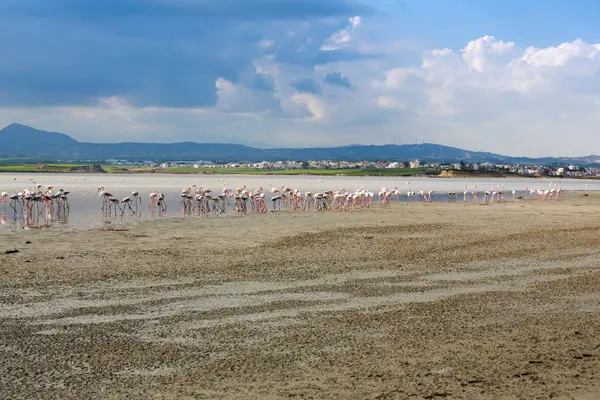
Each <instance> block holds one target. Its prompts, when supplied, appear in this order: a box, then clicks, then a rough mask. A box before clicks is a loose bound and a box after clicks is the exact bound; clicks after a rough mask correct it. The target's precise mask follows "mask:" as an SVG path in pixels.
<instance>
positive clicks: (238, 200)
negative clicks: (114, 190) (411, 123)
mask: <svg viewBox="0 0 600 400" xmlns="http://www.w3.org/2000/svg"><path fill="white" fill-rule="evenodd" d="M510 194H512V198H511V200H512V201H515V200H517V199H522V198H524V196H525V195H527V196H528V197H529V198H539V199H540V200H542V201H549V200H560V199H561V198H562V197H563V196H564V191H563V189H561V188H560V187H558V185H557V184H555V185H554V186H552V185H550V186H549V188H548V189H539V190H535V189H529V188H525V190H524V191H521V192H517V191H516V190H512V191H511V192H510ZM267 195H268V196H269V197H267ZM402 195H403V192H401V191H400V190H399V189H398V187H394V188H393V189H388V188H382V189H381V190H380V191H379V192H378V193H374V192H371V191H369V190H367V189H363V188H361V189H359V190H356V191H353V192H348V191H346V190H345V189H341V190H336V191H333V190H326V191H322V192H315V193H313V192H301V191H299V190H298V189H292V188H290V187H288V186H282V187H281V188H276V187H273V185H272V184H269V188H268V190H267V191H266V190H264V189H263V188H262V187H258V188H257V189H255V190H250V189H248V188H247V187H246V186H245V185H244V186H241V187H238V188H236V189H235V190H233V189H229V188H223V189H221V190H220V191H218V192H216V193H215V192H213V191H212V190H211V189H209V188H205V187H201V186H196V185H193V186H191V187H188V188H184V189H182V190H181V193H180V196H179V197H180V198H179V200H180V204H181V210H182V212H183V214H184V215H191V214H197V215H208V214H225V213H227V210H228V208H229V205H230V202H232V203H233V204H232V205H233V211H234V212H236V213H244V214H245V213H247V212H249V211H254V212H262V213H265V212H267V211H269V209H270V210H271V211H281V210H287V211H311V210H316V211H329V210H338V211H343V210H346V211H348V210H356V209H358V208H364V207H371V206H372V205H373V202H374V199H375V198H377V201H378V202H379V203H380V204H389V203H391V202H400V201H401V197H402ZM405 195H406V197H407V199H408V201H410V202H417V201H422V202H424V203H431V202H432V201H433V200H434V196H435V195H436V192H435V191H433V190H430V191H427V192H425V191H419V192H415V191H412V190H408V191H407V192H405ZM447 195H448V202H450V203H457V202H458V198H459V196H458V194H457V193H456V192H448V194H447ZM462 195H463V204H467V203H476V204H490V203H498V202H504V201H507V200H506V198H505V191H504V185H496V186H494V187H492V188H490V190H484V191H479V190H478V188H477V186H473V188H472V190H469V188H468V186H467V185H465V186H464V191H463V193H462ZM98 196H100V197H102V211H103V214H104V215H124V214H125V213H126V212H130V213H131V214H132V215H139V210H138V204H141V202H142V199H141V197H140V196H139V193H138V192H133V193H132V194H131V196H128V197H125V198H123V199H122V200H119V199H118V198H116V197H114V196H113V195H112V194H111V193H109V192H107V191H106V190H105V189H104V187H100V188H98ZM438 200H441V198H440V197H439V196H438ZM268 203H270V204H271V205H270V207H269V206H268ZM157 211H158V213H159V215H165V213H166V211H167V202H166V199H165V195H164V194H163V193H150V194H149V196H148V212H149V213H150V215H155V213H156V212H157ZM113 212H114V214H113Z"/></svg>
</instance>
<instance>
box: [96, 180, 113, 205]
mask: <svg viewBox="0 0 600 400" xmlns="http://www.w3.org/2000/svg"><path fill="white" fill-rule="evenodd" d="M98 196H100V197H102V211H106V209H107V207H108V201H109V199H110V198H111V197H112V196H113V195H112V194H110V193H108V192H107V191H106V190H104V186H100V187H99V188H98Z"/></svg>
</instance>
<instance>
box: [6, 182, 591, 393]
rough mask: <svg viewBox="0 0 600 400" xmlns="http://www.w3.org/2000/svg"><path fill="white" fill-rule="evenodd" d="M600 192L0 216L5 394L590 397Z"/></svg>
mask: <svg viewBox="0 0 600 400" xmlns="http://www.w3.org/2000/svg"><path fill="white" fill-rule="evenodd" d="M598 211H600V194H596V193H592V194H590V196H586V197H584V196H583V195H582V194H578V195H577V196H576V197H575V198H570V199H566V200H564V201H561V202H550V203H543V204H542V203H540V202H538V201H520V202H516V203H504V204H494V205H485V206H484V205H482V206H475V205H468V206H466V207H463V206H462V205H460V204H459V205H455V204H427V205H425V204H411V205H406V204H398V205H391V206H389V207H379V206H377V207H374V208H373V209H369V210H361V211H359V212H343V213H340V212H331V213H325V214H320V213H301V214H289V213H268V214H267V215H247V216H233V217H226V218H217V217H214V218H192V219H186V220H178V219H168V220H155V221H146V222H143V223H140V224H138V225H136V226H130V227H118V228H115V229H112V230H111V229H110V228H104V229H94V230H88V231H78V232H69V233H63V234H60V233H57V232H44V231H41V232H25V233H24V232H20V233H17V234H14V235H5V236H2V237H1V238H0V240H1V241H0V274H1V276H2V279H1V280H0V285H1V288H2V289H1V292H0V304H1V306H0V356H1V357H2V362H1V363H0V397H1V398H28V399H30V398H89V399H93V398H124V397H129V398H176V397H177V398H267V399H278V398H335V399H353V398H356V399H366V398H379V399H385V398H429V399H433V398H494V399H498V398H502V399H504V398H506V399H512V398H565V399H566V398H581V399H596V398H599V397H600V335H599V334H598V333H599V332H600V268H599V267H600V246H599V245H600V219H598V217H597V215H598ZM27 241H30V242H31V243H26V242H27ZM7 250H9V251H10V250H18V252H16V253H10V254H5V252H6V251H7Z"/></svg>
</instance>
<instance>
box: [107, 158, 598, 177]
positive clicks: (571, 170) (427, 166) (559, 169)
mask: <svg viewBox="0 0 600 400" xmlns="http://www.w3.org/2000/svg"><path fill="white" fill-rule="evenodd" d="M106 163H107V164H112V165H117V166H119V165H120V166H123V167H129V168H131V167H134V168H135V167H150V168H156V169H165V170H168V169H174V168H197V169H207V168H208V169H210V168H215V169H221V168H230V169H245V170H253V169H254V170H263V171H273V173H276V171H285V170H340V173H343V171H342V170H349V169H364V170H367V169H368V170H373V169H414V170H415V174H418V171H425V170H426V171H428V173H429V174H431V173H432V172H433V173H438V174H442V175H443V172H444V171H447V172H450V171H464V172H465V173H466V172H472V173H490V172H497V173H505V174H512V175H519V176H523V177H543V176H549V177H552V176H553V177H567V178H585V177H600V168H599V167H596V166H579V165H575V164H569V165H564V166H555V165H554V166H548V165H521V164H516V165H512V164H494V163H489V162H484V163H465V162H464V161H463V162H457V163H439V162H421V161H419V160H411V161H406V162H387V161H358V162H350V161H328V160H308V161H274V162H271V161H262V162H258V163H216V162H212V161H165V162H160V163H157V162H154V161H142V162H139V161H130V160H117V159H110V160H106Z"/></svg>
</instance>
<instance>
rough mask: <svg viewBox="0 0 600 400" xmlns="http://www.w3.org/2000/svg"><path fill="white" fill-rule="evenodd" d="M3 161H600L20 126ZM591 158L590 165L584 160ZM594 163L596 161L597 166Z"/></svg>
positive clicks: (4, 140)
mask: <svg viewBox="0 0 600 400" xmlns="http://www.w3.org/2000/svg"><path fill="white" fill-rule="evenodd" d="M0 157H9V158H10V157H12V158H29V159H31V158H36V159H40V160H46V161H50V160H106V159H111V158H114V159H129V160H153V161H162V160H172V161H176V160H207V161H222V162H258V161H263V160H265V161H276V160H339V161H343V160H346V161H359V160H369V161H377V160H386V161H408V160H414V159H418V160H421V161H444V162H455V161H460V160H464V161H465V162H485V161H488V162H497V163H531V164H553V163H569V162H579V163H582V162H586V163H595V162H597V160H596V157H595V156H589V157H585V158H543V159H532V158H523V157H509V156H503V155H499V154H494V153H485V152H472V151H468V150H464V149H459V148H456V147H449V146H442V145H437V144H430V143H423V144H405V145H382V146H374V145H352V146H340V147H324V148H300V149H296V148H281V149H280V148H277V149H258V148H254V147H249V146H244V145H239V144H227V143H193V142H180V143H130V142H126V143H85V142H79V141H77V140H75V139H73V138H71V137H70V136H68V135H65V134H62V133H56V132H46V131H41V130H38V129H34V128H32V127H29V126H26V125H20V124H11V125H9V126H7V127H6V128H4V129H2V130H0ZM584 160H585V161H584ZM591 161H593V162H591Z"/></svg>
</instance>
